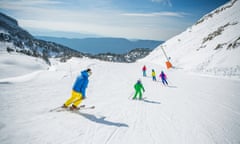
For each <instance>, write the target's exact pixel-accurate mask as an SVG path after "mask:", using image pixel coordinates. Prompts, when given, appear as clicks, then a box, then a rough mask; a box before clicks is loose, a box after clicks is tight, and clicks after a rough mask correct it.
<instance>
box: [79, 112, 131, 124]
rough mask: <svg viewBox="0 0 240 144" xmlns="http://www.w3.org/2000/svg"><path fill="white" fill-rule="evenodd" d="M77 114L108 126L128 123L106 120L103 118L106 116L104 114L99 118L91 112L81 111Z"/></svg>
mask: <svg viewBox="0 0 240 144" xmlns="http://www.w3.org/2000/svg"><path fill="white" fill-rule="evenodd" d="M77 114H79V115H81V116H83V117H85V118H86V119H88V120H90V121H93V122H96V123H100V124H105V125H108V126H116V127H128V125H127V124H125V123H120V122H112V121H108V120H106V119H105V118H106V117H105V116H101V117H100V118H97V117H96V116H95V115H92V114H87V113H82V112H77Z"/></svg>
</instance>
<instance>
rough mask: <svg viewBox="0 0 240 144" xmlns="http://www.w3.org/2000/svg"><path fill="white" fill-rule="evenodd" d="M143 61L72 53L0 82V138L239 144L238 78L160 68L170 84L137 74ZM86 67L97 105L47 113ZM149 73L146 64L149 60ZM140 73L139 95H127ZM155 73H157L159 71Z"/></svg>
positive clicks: (38, 142) (66, 143)
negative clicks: (46, 67) (98, 58)
mask: <svg viewBox="0 0 240 144" xmlns="http://www.w3.org/2000/svg"><path fill="white" fill-rule="evenodd" d="M142 66H143V64H142V63H134V64H119V63H107V62H99V61H95V60H84V59H83V60H81V59H71V60H70V61H68V62H67V63H60V64H56V65H55V66H54V68H52V69H50V70H48V71H47V70H45V71H41V72H36V74H35V75H25V78H24V79H22V81H21V80H20V81H16V78H15V79H14V78H12V79H11V81H10V80H9V81H5V82H10V83H1V84H0V91H1V93H0V101H1V102H2V104H1V105H0V108H1V111H0V115H1V118H0V142H1V144H8V143H19V144H26V143H34V144H42V143H48V144H53V143H59V144H73V143H82V144H95V143H103V144H112V143H114V144H118V143H119V144H120V143H129V144H130V143H131V144H132V143H138V144H141V143H142V144H145V143H148V144H159V143H168V144H175V143H180V144H191V143H196V144H198V143H199V144H202V143H224V144H225V143H229V144H232V143H233V144H239V143H240V138H239V133H240V122H239V119H240V114H239V113H240V102H239V101H240V100H239V97H240V95H239V86H240V82H239V81H232V80H226V79H217V78H211V77H202V76H198V75H191V74H188V73H184V72H182V71H181V70H169V71H166V73H167V75H168V78H169V84H170V86H169V87H165V86H163V85H162V83H161V81H159V80H158V81H157V82H153V81H152V79H151V77H142V72H141V67H142ZM87 67H91V68H92V69H93V74H92V76H91V77H90V82H89V87H88V89H87V99H86V100H84V101H83V104H86V105H87V106H91V105H95V106H96V108H95V109H87V110H82V111H80V112H78V113H72V112H67V111H63V112H49V110H51V109H53V108H56V107H58V106H60V105H62V104H63V103H64V102H65V100H66V99H68V98H69V96H70V93H71V86H72V84H73V82H74V80H75V78H76V76H77V75H78V74H79V73H80V71H81V70H82V69H84V68H87ZM147 67H148V72H149V73H148V76H149V75H150V70H151V69H152V68H154V69H155V71H156V72H157V76H158V75H159V72H160V71H161V70H162V69H163V68H161V67H159V66H157V65H154V64H147ZM139 78H140V79H141V80H142V82H143V85H144V87H145V90H146V91H145V93H143V97H145V99H144V100H141V101H140V100H131V98H132V97H133V95H134V88H133V85H134V84H135V82H136V81H137V80H138V79H139ZM157 78H158V77H157Z"/></svg>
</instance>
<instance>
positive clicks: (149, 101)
mask: <svg viewBox="0 0 240 144" xmlns="http://www.w3.org/2000/svg"><path fill="white" fill-rule="evenodd" d="M143 101H144V102H146V103H151V104H161V103H160V102H158V101H152V100H147V99H143Z"/></svg>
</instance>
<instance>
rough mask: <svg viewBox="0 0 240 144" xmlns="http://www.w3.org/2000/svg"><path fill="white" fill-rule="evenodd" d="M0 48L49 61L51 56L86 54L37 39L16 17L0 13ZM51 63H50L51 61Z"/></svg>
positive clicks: (79, 55) (62, 56)
mask: <svg viewBox="0 0 240 144" xmlns="http://www.w3.org/2000/svg"><path fill="white" fill-rule="evenodd" d="M0 42H1V47H0V50H2V51H4V50H5V51H6V50H7V51H8V52H13V51H14V52H20V53H24V54H27V55H29V56H34V57H40V58H43V59H44V60H45V61H46V62H47V63H49V59H48V58H50V57H61V58H65V57H71V56H75V57H83V56H84V54H83V53H80V52H78V51H76V50H72V49H70V48H68V47H65V46H62V45H59V44H56V43H54V42H47V41H43V40H38V39H35V38H34V37H33V36H32V35H31V34H29V33H28V32H27V31H25V30H24V29H22V28H21V27H19V26H18V23H17V21H16V20H15V19H13V18H11V17H9V16H7V15H5V14H3V13H0ZM49 64H50V63H49Z"/></svg>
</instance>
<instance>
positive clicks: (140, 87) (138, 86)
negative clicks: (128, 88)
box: [133, 80, 145, 100]
mask: <svg viewBox="0 0 240 144" xmlns="http://www.w3.org/2000/svg"><path fill="white" fill-rule="evenodd" d="M134 88H135V91H136V92H135V95H134V97H133V99H136V98H137V95H138V94H139V99H140V100H141V99H142V91H143V92H145V89H144V87H143V85H142V82H141V80H138V81H137V83H136V84H135V85H134Z"/></svg>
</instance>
